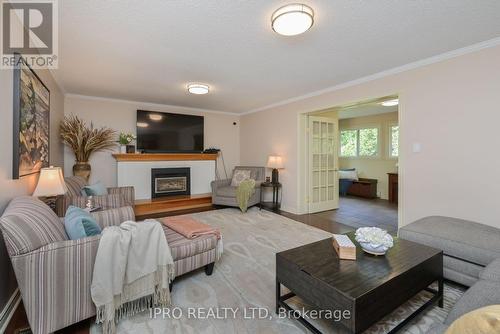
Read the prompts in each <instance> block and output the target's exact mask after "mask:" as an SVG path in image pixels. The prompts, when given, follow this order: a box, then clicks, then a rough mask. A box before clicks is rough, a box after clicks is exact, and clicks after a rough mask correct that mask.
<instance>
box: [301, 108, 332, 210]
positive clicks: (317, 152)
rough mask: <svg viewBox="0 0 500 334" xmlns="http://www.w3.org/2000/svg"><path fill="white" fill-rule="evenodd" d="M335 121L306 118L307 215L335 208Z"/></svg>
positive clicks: (321, 118) (322, 118) (313, 117)
mask: <svg viewBox="0 0 500 334" xmlns="http://www.w3.org/2000/svg"><path fill="white" fill-rule="evenodd" d="M337 129H338V120H337V119H335V118H327V117H316V116H309V171H310V172H309V174H310V175H309V196H308V203H309V212H310V213H312V212H319V211H325V210H332V209H337V208H338V201H339V190H338V150H337V147H336V145H337V133H338V131H337Z"/></svg>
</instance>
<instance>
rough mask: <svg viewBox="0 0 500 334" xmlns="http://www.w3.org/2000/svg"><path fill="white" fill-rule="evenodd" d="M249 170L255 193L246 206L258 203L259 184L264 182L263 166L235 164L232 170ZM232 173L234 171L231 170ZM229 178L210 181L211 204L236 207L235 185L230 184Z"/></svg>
mask: <svg viewBox="0 0 500 334" xmlns="http://www.w3.org/2000/svg"><path fill="white" fill-rule="evenodd" d="M238 169H240V170H241V169H243V170H250V177H251V178H252V179H254V180H255V193H254V194H253V195H252V197H250V199H249V200H248V207H251V206H253V205H256V204H259V202H260V184H261V183H262V182H264V177H265V168H264V167H251V166H237V167H235V168H234V170H238ZM233 174H234V171H233ZM231 180H232V175H231V178H230V179H226V180H216V181H212V183H211V186H212V204H215V205H224V206H234V207H238V202H237V201H236V187H232V186H231Z"/></svg>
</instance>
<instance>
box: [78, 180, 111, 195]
mask: <svg viewBox="0 0 500 334" xmlns="http://www.w3.org/2000/svg"><path fill="white" fill-rule="evenodd" d="M83 191H85V193H86V194H87V196H99V195H107V194H108V190H107V189H106V187H105V186H104V184H102V183H101V181H98V182H97V183H94V184H92V185H89V186H85V187H83Z"/></svg>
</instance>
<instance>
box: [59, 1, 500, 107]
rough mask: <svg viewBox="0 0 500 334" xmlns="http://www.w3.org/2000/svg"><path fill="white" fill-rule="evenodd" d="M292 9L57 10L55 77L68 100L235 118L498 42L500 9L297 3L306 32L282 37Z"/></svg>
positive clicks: (92, 4)
mask: <svg viewBox="0 0 500 334" xmlns="http://www.w3.org/2000/svg"><path fill="white" fill-rule="evenodd" d="M289 2H294V1H278V0H276V1H274V0H253V1H243V0H240V1H237V0H197V1H194V0H168V1H165V0H148V1H140V0H135V1H133V0H119V1H118V0H106V1H104V0H71V1H60V2H59V3H60V7H59V14H60V43H59V45H60V57H59V65H60V66H59V69H58V70H56V71H54V72H55V75H56V78H57V79H58V81H59V82H60V83H61V84H62V86H63V88H64V89H65V90H66V92H67V93H73V94H82V95H92V96H101V97H110V98H118V99H127V100H134V101H145V102H152V103H162V104H170V105H178V106H184V107H194V108H203V109H211V110H219V111H227V112H235V113H241V112H246V111H250V110H254V109H258V108H262V107H264V106H267V105H270V104H273V103H277V102H280V101H283V100H287V99H290V98H293V97H296V96H300V95H304V94H307V93H310V92H314V91H317V90H321V89H324V88H327V87H330V86H334V85H337V84H340V83H344V82H347V81H350V80H354V79H357V78H360V77H364V76H367V75H370V74H374V73H377V72H380V71H383V70H387V69H391V68H394V67H397V66H401V65H404V64H408V63H411V62H414V61H417V60H421V59H424V58H427V57H430V56H434V55H437V54H441V53H444V52H447V51H451V50H455V49H458V48H461V47H465V46H469V45H472V44H475V43H478V42H481V41H485V40H489V39H492V38H496V37H498V36H500V1H498V0H397V1H396V0H365V1H362V0H304V3H306V4H308V5H310V6H311V7H313V8H314V10H315V13H316V15H315V24H314V26H313V27H312V29H311V30H309V31H308V32H306V33H305V34H303V35H299V36H295V37H283V36H279V35H277V34H276V33H274V32H273V31H272V30H271V27H270V16H271V14H272V12H273V11H274V10H275V9H276V8H278V7H279V6H281V5H283V4H286V3H289ZM188 82H204V83H208V84H209V85H210V86H211V93H210V94H209V95H203V96H194V95H190V94H188V93H187V92H186V88H185V86H186V84H187V83H188Z"/></svg>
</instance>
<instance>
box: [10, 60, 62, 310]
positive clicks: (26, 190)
mask: <svg viewBox="0 0 500 334" xmlns="http://www.w3.org/2000/svg"><path fill="white" fill-rule="evenodd" d="M37 74H38V75H39V76H40V79H42V81H43V82H44V83H45V85H47V87H48V88H49V90H50V163H51V164H53V165H55V166H63V164H64V160H63V159H64V155H63V147H62V144H61V142H60V141H59V134H58V131H57V128H58V124H59V122H60V120H61V119H62V117H63V115H64V110H63V108H64V98H63V94H62V92H61V90H60V89H59V87H58V86H57V84H56V83H55V81H54V80H53V78H52V76H51V74H50V72H48V71H37ZM12 97H13V71H12V70H0V124H1V125H2V130H1V131H0V143H1V144H0V214H1V212H3V210H4V209H5V206H7V204H8V203H9V201H10V200H11V198H13V197H16V196H21V195H29V194H31V193H32V192H33V190H34V188H35V186H36V182H37V179H38V175H32V176H26V177H23V178H21V179H19V180H13V179H12V146H13V145H12V136H13V133H12V122H13V105H12V102H13V98H12ZM0 273H2V274H1V275H2V277H1V279H0V312H1V310H2V309H3V308H4V306H5V305H6V302H7V300H8V299H9V298H10V296H11V295H12V293H13V291H14V289H15V287H16V280H15V277H14V273H13V272H12V269H11V265H10V260H9V258H8V255H7V252H6V249H5V245H4V243H3V238H0Z"/></svg>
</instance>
